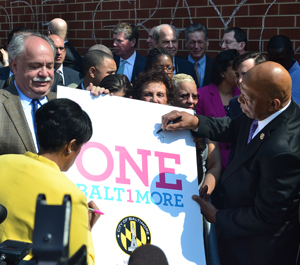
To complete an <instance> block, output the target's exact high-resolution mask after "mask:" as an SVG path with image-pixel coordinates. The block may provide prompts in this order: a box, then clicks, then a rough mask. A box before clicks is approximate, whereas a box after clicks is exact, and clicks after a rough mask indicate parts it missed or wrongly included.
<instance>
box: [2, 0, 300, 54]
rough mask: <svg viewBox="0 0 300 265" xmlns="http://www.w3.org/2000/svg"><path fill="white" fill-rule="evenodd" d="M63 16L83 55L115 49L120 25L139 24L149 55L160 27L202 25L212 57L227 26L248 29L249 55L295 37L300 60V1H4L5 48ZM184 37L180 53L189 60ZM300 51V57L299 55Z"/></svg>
mask: <svg viewBox="0 0 300 265" xmlns="http://www.w3.org/2000/svg"><path fill="white" fill-rule="evenodd" d="M56 17H61V18H63V19H64V20H66V21H67V22H68V24H69V40H70V42H71V44H72V45H73V46H74V47H76V49H77V50H78V52H79V53H80V54H81V55H84V54H85V53H86V51H87V49H88V48H89V47H90V46H92V45H94V44H95V43H102V44H104V45H106V46H108V47H110V48H112V34H111V28H112V26H113V25H115V24H117V23H118V22H121V21H128V22H130V23H135V24H137V25H138V28H139V30H140V40H139V45H138V50H139V52H140V53H141V54H143V55H146V53H147V45H146V42H145V40H146V39H147V34H148V33H147V30H149V29H151V28H152V27H153V26H155V25H159V24H161V23H168V24H173V25H174V26H176V27H177V28H179V29H184V28H185V27H187V26H188V25H189V24H190V23H197V22H200V23H202V24H204V25H206V26H207V28H208V30H209V40H210V45H209V47H208V48H209V49H208V53H209V54H210V55H212V56H214V55H215V54H216V53H217V52H218V51H219V50H220V47H219V45H218V43H219V41H220V40H221V38H222V36H223V31H224V28H225V27H226V26H228V27H232V26H237V27H241V28H243V29H244V30H245V31H246V32H247V35H248V39H249V43H248V50H251V51H261V52H263V53H265V52H266V45H267V42H268V40H269V38H270V37H272V36H274V35H277V34H283V35H287V36H288V37H290V39H291V40H292V42H293V46H294V49H295V50H296V53H295V58H296V59H299V57H300V30H299V29H300V2H298V0H294V1H285V0H133V1H127V0H94V1H93V0H61V1H57V0H13V1H5V0H0V27H1V31H0V44H2V45H3V44H5V42H6V39H7V36H8V33H9V31H10V30H11V29H12V28H14V27H18V26H21V25H25V26H27V27H29V28H31V29H35V30H38V31H40V32H43V33H46V29H47V25H46V24H47V22H49V21H50V20H51V19H53V18H56ZM184 47H185V46H184V33H183V32H182V33H181V34H180V40H179V54H180V55H185V54H186V51H185V48H184ZM298 50H299V52H298Z"/></svg>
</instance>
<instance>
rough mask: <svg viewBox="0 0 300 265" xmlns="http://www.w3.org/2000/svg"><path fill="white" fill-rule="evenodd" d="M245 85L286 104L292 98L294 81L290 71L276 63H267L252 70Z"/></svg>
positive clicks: (248, 73) (246, 76) (246, 75)
mask: <svg viewBox="0 0 300 265" xmlns="http://www.w3.org/2000/svg"><path fill="white" fill-rule="evenodd" d="M245 78H246V79H245V80H243V82H244V83H247V84H248V86H251V87H253V88H254V89H256V90H257V92H261V91H263V92H265V95H266V96H269V97H270V98H278V99H279V100H280V102H281V103H284V102H286V101H288V100H290V98H291V89H292V79H291V76H290V74H289V73H288V71H287V70H286V69H285V68H284V67H283V66H282V65H280V64H278V63H275V62H265V63H262V64H260V65H257V66H256V67H254V68H252V69H250V71H248V72H247V73H246V74H245Z"/></svg>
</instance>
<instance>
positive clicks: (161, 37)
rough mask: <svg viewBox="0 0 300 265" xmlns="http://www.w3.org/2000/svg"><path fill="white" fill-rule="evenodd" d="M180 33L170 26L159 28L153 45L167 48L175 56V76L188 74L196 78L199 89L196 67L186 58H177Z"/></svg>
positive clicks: (154, 36) (154, 35)
mask: <svg viewBox="0 0 300 265" xmlns="http://www.w3.org/2000/svg"><path fill="white" fill-rule="evenodd" d="M178 37H179V34H178V31H177V30H176V29H175V27H173V26H170V25H168V24H161V25H159V26H157V27H156V28H155V30H154V32H153V36H152V38H153V44H154V46H155V47H162V48H167V49H168V50H169V52H170V54H171V55H172V56H173V65H174V75H176V74H187V75H190V76H192V77H193V78H194V80H195V82H196V84H197V87H199V84H198V79H197V76H196V73H195V71H194V66H193V64H191V63H190V62H188V61H187V60H185V59H184V58H181V57H179V56H176V54H177V49H178Z"/></svg>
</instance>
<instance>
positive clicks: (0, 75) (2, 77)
mask: <svg viewBox="0 0 300 265" xmlns="http://www.w3.org/2000/svg"><path fill="white" fill-rule="evenodd" d="M9 73H10V67H9V66H6V67H2V68H0V88H3V87H4V84H5V82H6V80H7V79H8V77H9Z"/></svg>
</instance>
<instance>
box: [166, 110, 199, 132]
mask: <svg viewBox="0 0 300 265" xmlns="http://www.w3.org/2000/svg"><path fill="white" fill-rule="evenodd" d="M179 116H182V118H181V120H180V121H178V122H176V123H174V124H170V125H168V126H167V124H168V122H171V121H173V120H174V119H176V118H177V117H179ZM198 122H199V120H198V118H197V116H194V115H191V114H189V113H187V112H185V111H181V112H180V111H177V110H173V111H172V112H170V113H168V114H165V115H164V116H162V123H161V127H162V128H165V127H166V126H167V127H166V129H165V130H167V131H179V130H196V129H197V128H198Z"/></svg>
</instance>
